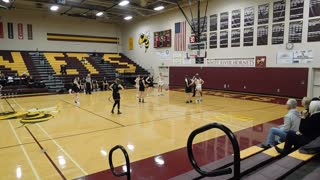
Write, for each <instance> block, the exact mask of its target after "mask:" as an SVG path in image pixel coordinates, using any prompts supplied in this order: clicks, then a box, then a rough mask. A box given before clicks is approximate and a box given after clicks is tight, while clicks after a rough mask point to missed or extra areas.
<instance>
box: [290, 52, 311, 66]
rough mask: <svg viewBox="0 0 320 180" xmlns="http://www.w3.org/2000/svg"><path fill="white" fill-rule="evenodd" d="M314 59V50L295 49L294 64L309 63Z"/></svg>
mask: <svg viewBox="0 0 320 180" xmlns="http://www.w3.org/2000/svg"><path fill="white" fill-rule="evenodd" d="M312 61H313V53H312V50H299V51H293V64H307V63H310V62H312Z"/></svg>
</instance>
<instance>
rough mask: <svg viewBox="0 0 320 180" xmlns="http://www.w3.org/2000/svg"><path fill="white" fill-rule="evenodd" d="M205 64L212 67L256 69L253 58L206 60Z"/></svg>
mask: <svg viewBox="0 0 320 180" xmlns="http://www.w3.org/2000/svg"><path fill="white" fill-rule="evenodd" d="M207 64H208V65H209V66H214V67H256V61H255V58H254V57H249V58H214V59H207Z"/></svg>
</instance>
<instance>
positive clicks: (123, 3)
mask: <svg viewBox="0 0 320 180" xmlns="http://www.w3.org/2000/svg"><path fill="white" fill-rule="evenodd" d="M129 3H130V2H129V1H126V0H125V1H121V2H120V3H119V6H126V5H128V4H129Z"/></svg>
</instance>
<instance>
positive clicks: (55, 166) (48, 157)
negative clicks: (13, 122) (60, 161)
mask: <svg viewBox="0 0 320 180" xmlns="http://www.w3.org/2000/svg"><path fill="white" fill-rule="evenodd" d="M25 128H26V130H27V131H28V132H29V134H30V135H31V137H32V138H33V140H34V141H35V142H36V143H37V144H38V146H39V148H40V149H41V150H42V152H43V153H44V155H45V156H46V157H47V159H48V160H49V162H50V163H51V165H53V167H54V168H55V169H56V171H57V172H58V173H59V175H60V176H61V177H62V179H64V180H66V179H67V178H66V177H65V176H64V175H63V173H62V172H61V171H60V169H59V168H58V166H57V165H56V164H55V163H54V162H53V160H52V159H51V157H50V156H49V154H48V153H47V152H46V150H45V149H44V148H43V147H42V146H41V144H40V143H39V142H38V140H37V138H36V137H35V136H34V135H33V134H32V132H31V131H30V130H29V128H28V127H27V126H25Z"/></svg>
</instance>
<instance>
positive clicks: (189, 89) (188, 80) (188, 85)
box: [184, 75, 194, 103]
mask: <svg viewBox="0 0 320 180" xmlns="http://www.w3.org/2000/svg"><path fill="white" fill-rule="evenodd" d="M184 82H185V86H186V88H185V92H186V99H187V101H186V103H192V100H191V92H192V87H193V84H194V81H193V80H192V79H191V78H190V77H189V76H188V75H186V76H185V78H184Z"/></svg>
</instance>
